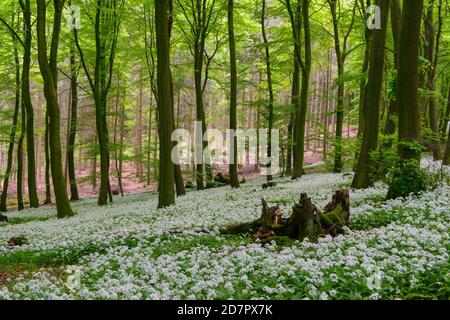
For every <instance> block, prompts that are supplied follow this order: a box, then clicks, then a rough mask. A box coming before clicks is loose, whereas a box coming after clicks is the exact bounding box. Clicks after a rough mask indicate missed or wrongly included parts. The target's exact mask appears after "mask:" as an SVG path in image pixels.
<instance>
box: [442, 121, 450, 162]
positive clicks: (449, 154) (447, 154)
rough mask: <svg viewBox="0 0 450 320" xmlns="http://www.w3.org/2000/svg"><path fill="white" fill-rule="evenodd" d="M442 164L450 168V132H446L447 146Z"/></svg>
mask: <svg viewBox="0 0 450 320" xmlns="http://www.w3.org/2000/svg"><path fill="white" fill-rule="evenodd" d="M442 164H443V165H445V166H450V130H448V137H447V144H446V145H445V153H444V158H443V160H442Z"/></svg>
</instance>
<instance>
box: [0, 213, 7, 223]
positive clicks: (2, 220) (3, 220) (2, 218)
mask: <svg viewBox="0 0 450 320" xmlns="http://www.w3.org/2000/svg"><path fill="white" fill-rule="evenodd" d="M0 222H8V217H7V216H5V215H3V214H0Z"/></svg>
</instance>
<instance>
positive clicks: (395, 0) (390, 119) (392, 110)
mask: <svg viewBox="0 0 450 320" xmlns="http://www.w3.org/2000/svg"><path fill="white" fill-rule="evenodd" d="M401 17H402V12H401V6H400V0H391V27H392V37H393V42H394V68H395V72H396V73H398V68H399V63H400V61H399V51H400V42H399V41H400V28H401ZM397 109H398V99H397V97H393V98H392V99H390V101H389V108H388V114H387V117H386V122H385V125H384V129H383V134H384V135H393V134H394V133H395V129H396V127H397V125H396V123H395V117H396V116H397ZM386 147H390V144H389V145H386Z"/></svg>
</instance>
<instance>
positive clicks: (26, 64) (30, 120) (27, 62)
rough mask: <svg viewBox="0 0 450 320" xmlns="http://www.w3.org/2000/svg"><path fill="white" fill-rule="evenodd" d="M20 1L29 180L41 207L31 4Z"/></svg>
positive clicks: (34, 201) (32, 199)
mask: <svg viewBox="0 0 450 320" xmlns="http://www.w3.org/2000/svg"><path fill="white" fill-rule="evenodd" d="M24 1H25V3H24V2H23V1H20V2H19V3H20V6H21V8H22V13H23V18H24V34H25V41H24V42H23V44H24V46H23V62H22V80H21V81H22V104H23V106H24V107H25V111H26V138H27V182H28V197H29V199H30V207H32V208H37V207H39V199H38V195H37V188H36V160H35V150H34V139H35V136H34V111H33V105H32V104H31V95H30V66H31V41H32V25H31V4H30V0H24Z"/></svg>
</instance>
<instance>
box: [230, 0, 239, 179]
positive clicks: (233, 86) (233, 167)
mask: <svg viewBox="0 0 450 320" xmlns="http://www.w3.org/2000/svg"><path fill="white" fill-rule="evenodd" d="M233 7H234V4H233V0H228V43H229V47H230V130H233V132H235V130H236V129H237V115H236V109H237V66H236V42H235V39H234V20H233V10H234V8H233ZM232 137H233V142H232V143H231V145H232V148H233V150H232V151H231V152H232V158H230V159H229V161H230V163H229V171H230V180H231V187H232V188H239V178H238V172H237V137H236V136H235V135H234V134H233V136H232Z"/></svg>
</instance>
